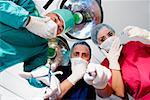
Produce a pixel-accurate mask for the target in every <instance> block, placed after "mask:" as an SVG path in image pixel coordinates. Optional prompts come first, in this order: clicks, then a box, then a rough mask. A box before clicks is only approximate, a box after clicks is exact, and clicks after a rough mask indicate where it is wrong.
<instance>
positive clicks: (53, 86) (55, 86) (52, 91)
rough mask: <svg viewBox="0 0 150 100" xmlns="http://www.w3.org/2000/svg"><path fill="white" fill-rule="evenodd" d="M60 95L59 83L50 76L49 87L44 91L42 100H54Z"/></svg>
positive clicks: (54, 77)
mask: <svg viewBox="0 0 150 100" xmlns="http://www.w3.org/2000/svg"><path fill="white" fill-rule="evenodd" d="M60 94H61V90H60V81H59V80H58V78H57V77H56V76H55V75H52V76H51V82H50V87H49V88H47V89H46V91H45V94H44V99H46V98H49V99H50V100H55V99H56V98H57V96H58V95H60Z"/></svg>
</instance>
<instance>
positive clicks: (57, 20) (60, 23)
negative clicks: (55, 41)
mask: <svg viewBox="0 0 150 100" xmlns="http://www.w3.org/2000/svg"><path fill="white" fill-rule="evenodd" d="M46 16H48V17H50V18H51V19H52V20H53V21H54V22H55V23H56V24H57V25H58V29H57V35H59V34H61V33H62V31H63V30H64V22H63V20H62V19H61V17H59V16H58V15H57V14H55V13H48V14H46Z"/></svg>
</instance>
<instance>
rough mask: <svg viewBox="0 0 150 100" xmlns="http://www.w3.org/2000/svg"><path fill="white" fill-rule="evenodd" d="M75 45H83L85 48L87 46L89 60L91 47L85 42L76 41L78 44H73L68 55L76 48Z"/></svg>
mask: <svg viewBox="0 0 150 100" xmlns="http://www.w3.org/2000/svg"><path fill="white" fill-rule="evenodd" d="M77 45H85V46H87V47H88V49H89V51H90V58H89V59H91V47H90V46H89V44H88V43H86V42H85V41H78V42H76V43H74V44H73V46H72V48H71V51H70V55H71V54H72V52H73V49H74V47H75V46H77Z"/></svg>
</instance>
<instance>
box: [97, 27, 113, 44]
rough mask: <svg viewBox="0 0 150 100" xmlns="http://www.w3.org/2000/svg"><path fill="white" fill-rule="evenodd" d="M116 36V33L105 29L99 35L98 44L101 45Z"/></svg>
mask: <svg viewBox="0 0 150 100" xmlns="http://www.w3.org/2000/svg"><path fill="white" fill-rule="evenodd" d="M114 35H115V33H114V32H112V31H111V30H109V29H108V28H106V27H104V28H103V29H102V30H100V31H99V32H98V35H97V41H98V44H99V45H101V44H102V43H103V42H104V41H105V40H106V39H108V38H109V37H111V36H114Z"/></svg>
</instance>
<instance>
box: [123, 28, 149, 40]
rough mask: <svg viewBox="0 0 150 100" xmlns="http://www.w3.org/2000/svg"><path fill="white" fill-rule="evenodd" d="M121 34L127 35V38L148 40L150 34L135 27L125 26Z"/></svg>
mask: <svg viewBox="0 0 150 100" xmlns="http://www.w3.org/2000/svg"><path fill="white" fill-rule="evenodd" d="M123 32H125V33H126V34H128V36H129V37H142V38H145V39H148V40H150V32H149V31H147V30H145V29H142V28H139V27H136V26H127V27H125V28H124V29H123Z"/></svg>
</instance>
